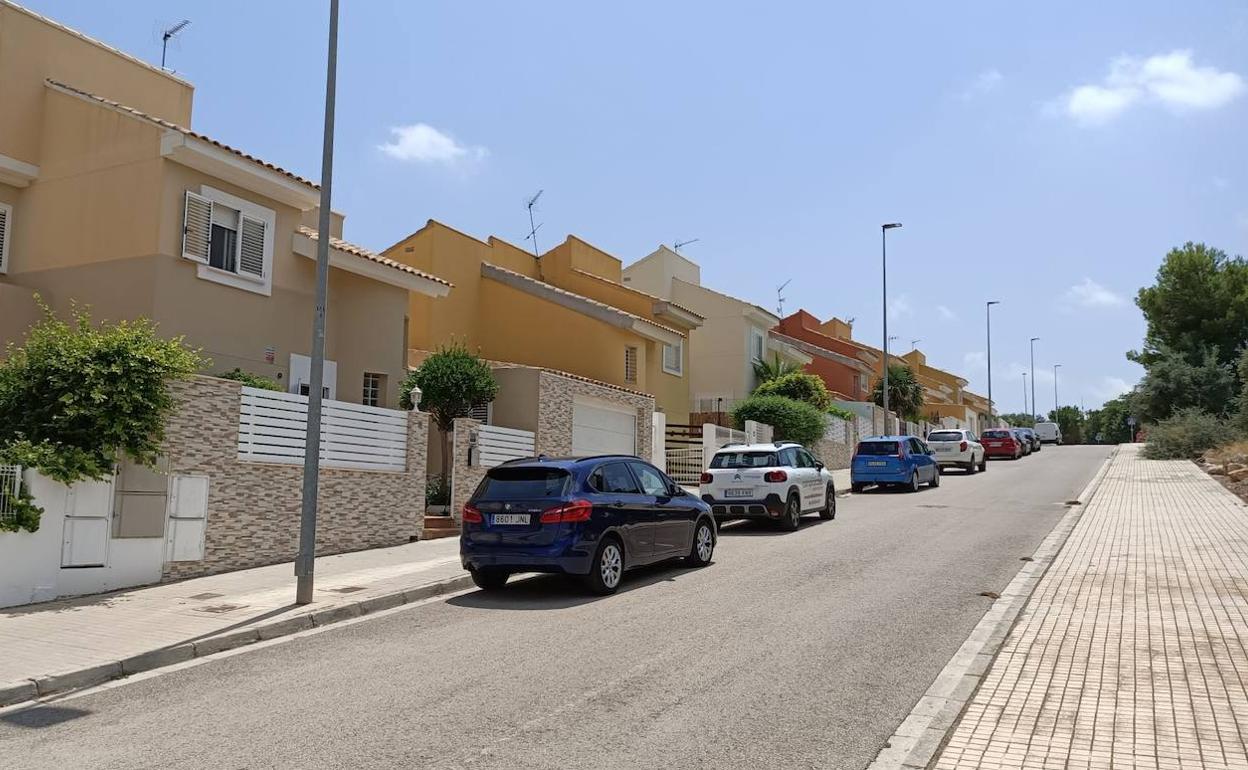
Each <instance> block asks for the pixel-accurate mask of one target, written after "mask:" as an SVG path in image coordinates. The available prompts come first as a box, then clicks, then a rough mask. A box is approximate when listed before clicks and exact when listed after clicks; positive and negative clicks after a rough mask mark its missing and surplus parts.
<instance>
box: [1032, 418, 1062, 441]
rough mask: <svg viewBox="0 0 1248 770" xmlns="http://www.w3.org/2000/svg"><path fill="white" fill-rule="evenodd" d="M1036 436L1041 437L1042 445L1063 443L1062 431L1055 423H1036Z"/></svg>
mask: <svg viewBox="0 0 1248 770" xmlns="http://www.w3.org/2000/svg"><path fill="white" fill-rule="evenodd" d="M1036 435H1037V436H1039V437H1040V443H1041V444H1061V443H1062V429H1061V428H1060V427H1058V425H1057V423H1055V422H1038V423H1036Z"/></svg>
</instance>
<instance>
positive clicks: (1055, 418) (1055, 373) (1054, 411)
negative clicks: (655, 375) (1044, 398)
mask: <svg viewBox="0 0 1248 770" xmlns="http://www.w3.org/2000/svg"><path fill="white" fill-rule="evenodd" d="M1060 368H1062V365H1061V364H1053V421H1054V422H1056V421H1057V409H1058V405H1057V370H1058V369H1060Z"/></svg>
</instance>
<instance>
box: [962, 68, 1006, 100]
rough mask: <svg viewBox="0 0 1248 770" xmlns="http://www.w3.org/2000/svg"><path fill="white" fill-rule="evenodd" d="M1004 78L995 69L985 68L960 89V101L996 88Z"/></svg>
mask: <svg viewBox="0 0 1248 770" xmlns="http://www.w3.org/2000/svg"><path fill="white" fill-rule="evenodd" d="M1004 79H1005V76H1004V75H1002V74H1001V73H1000V72H999V71H997V70H996V69H986V70H984V71H983V72H981V73H979V74H978V75H976V76H975V79H974V80H972V81H971V83H970V85H968V86H967V87H966V88H965V89H963V90H962V93H961V94H960V97H961V99H962V101H964V102H969V101H970V100H972V99H974V98H975V97H976V96H983V95H984V94H986V93H989V92H990V91H994V90H996V88H997V86H999V85H1001V81H1002V80H1004Z"/></svg>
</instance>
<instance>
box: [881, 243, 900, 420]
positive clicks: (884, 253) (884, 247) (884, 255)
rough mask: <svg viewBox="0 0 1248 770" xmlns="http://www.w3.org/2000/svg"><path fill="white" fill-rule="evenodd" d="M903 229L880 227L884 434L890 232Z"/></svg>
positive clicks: (886, 403) (886, 399)
mask: <svg viewBox="0 0 1248 770" xmlns="http://www.w3.org/2000/svg"><path fill="white" fill-rule="evenodd" d="M897 227H901V223H900V222H888V223H886V224H882V225H880V265H881V267H882V268H883V281H882V284H883V288H884V385H883V388H882V389H881V391H880V392H881V394H882V395H883V396H884V432H885V433H887V432H888V339H889V338H888V231H889V230H892V229H894V228H897Z"/></svg>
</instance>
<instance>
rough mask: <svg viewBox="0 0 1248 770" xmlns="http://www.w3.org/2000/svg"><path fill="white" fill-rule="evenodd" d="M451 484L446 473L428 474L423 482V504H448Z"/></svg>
mask: <svg viewBox="0 0 1248 770" xmlns="http://www.w3.org/2000/svg"><path fill="white" fill-rule="evenodd" d="M450 503H451V484H450V482H449V481H448V480H447V478H446V474H444V473H439V474H437V475H436V476H430V477H429V480H428V481H426V482H425V505H450Z"/></svg>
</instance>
